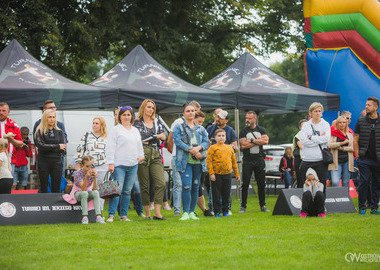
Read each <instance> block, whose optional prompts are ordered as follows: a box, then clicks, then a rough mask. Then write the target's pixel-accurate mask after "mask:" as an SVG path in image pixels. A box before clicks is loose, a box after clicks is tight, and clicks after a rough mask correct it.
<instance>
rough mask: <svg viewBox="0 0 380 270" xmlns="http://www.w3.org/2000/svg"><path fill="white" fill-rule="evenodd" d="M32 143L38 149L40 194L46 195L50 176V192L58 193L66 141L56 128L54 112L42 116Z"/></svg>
mask: <svg viewBox="0 0 380 270" xmlns="http://www.w3.org/2000/svg"><path fill="white" fill-rule="evenodd" d="M34 142H35V144H36V146H37V148H38V173H39V176H40V184H41V186H40V192H41V193H47V188H48V184H49V176H50V177H51V192H53V193H54V192H56V193H58V192H59V191H60V187H61V178H62V174H63V164H62V155H63V154H64V153H65V151H66V139H65V134H64V133H63V131H62V130H61V129H60V128H59V127H58V126H57V119H56V113H55V110H50V109H48V110H46V111H44V113H43V114H42V117H41V123H40V124H39V125H38V127H37V129H36V133H35V134H34Z"/></svg>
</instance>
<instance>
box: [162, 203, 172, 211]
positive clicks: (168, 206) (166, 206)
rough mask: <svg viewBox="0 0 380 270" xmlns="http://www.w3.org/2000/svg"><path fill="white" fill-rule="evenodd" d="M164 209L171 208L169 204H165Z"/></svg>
mask: <svg viewBox="0 0 380 270" xmlns="http://www.w3.org/2000/svg"><path fill="white" fill-rule="evenodd" d="M164 210H169V211H170V210H172V208H171V207H170V205H169V204H167V205H165V206H164Z"/></svg>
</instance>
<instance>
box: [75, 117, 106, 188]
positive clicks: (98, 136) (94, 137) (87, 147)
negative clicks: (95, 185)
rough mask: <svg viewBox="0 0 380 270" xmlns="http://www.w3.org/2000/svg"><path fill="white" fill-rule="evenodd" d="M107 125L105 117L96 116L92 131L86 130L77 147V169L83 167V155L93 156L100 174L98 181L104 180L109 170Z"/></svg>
mask: <svg viewBox="0 0 380 270" xmlns="http://www.w3.org/2000/svg"><path fill="white" fill-rule="evenodd" d="M106 144H107V126H106V121H105V120H104V118H103V117H95V118H94V119H93V120H92V131H88V132H86V133H85V134H84V135H83V137H82V138H81V143H80V144H79V145H78V147H77V157H76V159H75V163H76V166H75V170H76V171H78V170H79V169H80V168H81V161H82V157H83V156H92V157H93V158H94V164H95V167H96V171H97V174H98V181H99V180H100V181H102V180H103V179H104V176H105V175H106V173H107V171H108V166H107V164H106V162H107V160H106Z"/></svg>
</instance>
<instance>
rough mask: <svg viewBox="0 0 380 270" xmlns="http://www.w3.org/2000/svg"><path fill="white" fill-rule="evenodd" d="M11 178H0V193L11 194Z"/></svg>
mask: <svg viewBox="0 0 380 270" xmlns="http://www.w3.org/2000/svg"><path fill="white" fill-rule="evenodd" d="M12 184H13V178H1V179H0V194H11V190H12Z"/></svg>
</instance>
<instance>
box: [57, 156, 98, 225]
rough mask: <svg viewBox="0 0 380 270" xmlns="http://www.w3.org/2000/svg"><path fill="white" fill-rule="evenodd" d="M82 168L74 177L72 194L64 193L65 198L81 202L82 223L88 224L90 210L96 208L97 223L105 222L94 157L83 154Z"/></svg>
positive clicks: (72, 202) (71, 201) (68, 200)
mask: <svg viewBox="0 0 380 270" xmlns="http://www.w3.org/2000/svg"><path fill="white" fill-rule="evenodd" d="M81 163H82V168H81V169H79V170H78V171H77V172H76V174H75V177H74V185H73V188H72V190H71V192H70V194H64V195H62V197H63V199H64V200H65V201H67V202H68V203H70V204H76V203H77V202H78V201H79V202H81V206H82V215H83V218H82V224H88V210H92V209H95V215H96V223H102V224H104V223H105V221H104V218H103V217H102V215H101V211H100V201H99V199H100V197H99V192H98V190H97V189H98V187H97V181H96V177H97V172H96V169H95V164H94V158H93V157H92V156H83V157H82V160H81Z"/></svg>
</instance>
